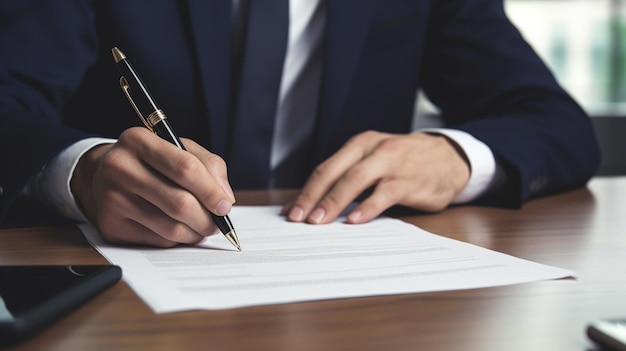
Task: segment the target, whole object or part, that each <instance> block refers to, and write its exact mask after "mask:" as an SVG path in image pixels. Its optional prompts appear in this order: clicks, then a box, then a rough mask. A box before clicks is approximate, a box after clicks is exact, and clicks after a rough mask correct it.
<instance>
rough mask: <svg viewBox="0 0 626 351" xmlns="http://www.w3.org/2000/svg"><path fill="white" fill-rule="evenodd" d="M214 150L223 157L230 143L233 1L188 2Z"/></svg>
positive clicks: (207, 0) (201, 0) (190, 0)
mask: <svg viewBox="0 0 626 351" xmlns="http://www.w3.org/2000/svg"><path fill="white" fill-rule="evenodd" d="M188 4H189V18H190V19H191V28H192V36H193V38H192V41H193V43H194V45H195V50H196V53H197V57H198V66H199V70H200V72H199V73H200V79H201V82H202V89H203V91H202V92H201V93H202V94H203V97H204V102H205V108H206V111H207V115H208V118H209V131H207V132H209V133H210V136H211V146H210V148H211V151H212V152H214V153H216V154H218V155H221V156H224V155H225V152H226V145H227V140H228V123H229V122H228V121H229V101H230V99H229V98H230V47H231V30H232V22H231V12H232V0H188Z"/></svg>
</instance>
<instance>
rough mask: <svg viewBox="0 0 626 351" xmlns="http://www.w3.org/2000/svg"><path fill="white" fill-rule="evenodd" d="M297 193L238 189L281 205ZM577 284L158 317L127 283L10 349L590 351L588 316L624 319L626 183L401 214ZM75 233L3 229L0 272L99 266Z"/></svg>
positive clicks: (253, 200)
mask: <svg viewBox="0 0 626 351" xmlns="http://www.w3.org/2000/svg"><path fill="white" fill-rule="evenodd" d="M292 194H293V193H292V192H285V191H282V192H281V191H274V192H269V193H268V192H245V193H244V192H242V193H238V195H237V200H238V203H240V204H269V203H273V204H277V203H282V202H283V201H285V199H287V198H289V197H290V196H292ZM401 218H402V219H404V220H406V221H409V222H411V223H414V224H416V225H418V226H420V227H422V228H424V229H426V230H428V231H431V232H434V233H437V234H441V235H444V236H448V237H451V238H454V239H458V240H462V241H466V242H470V243H473V244H476V245H479V246H483V247H487V248H490V249H493V250H496V251H500V252H504V253H508V254H511V255H514V256H517V257H520V258H525V259H529V260H532V261H537V262H541V263H546V264H549V265H554V266H559V267H562V268H566V269H570V270H573V271H575V272H576V273H577V278H576V279H565V280H552V281H543V282H536V283H529V284H521V285H514V286H506V287H497V288H486V289H474V290H464V291H453V292H441V293H425V294H409V295H397V296H385V297H369V298H355V299H343V300H331V301H319V302H306V303H294V304H284V305H274V306H262V307H251V308H241V309H232V310H222V311H190V312H182V313H172V314H164V315H156V314H154V313H153V312H152V311H151V310H150V309H149V308H148V307H147V306H146V305H145V304H144V303H143V302H142V301H141V300H140V299H139V298H138V297H137V296H136V295H135V294H134V293H133V291H132V290H131V289H130V288H129V287H128V286H127V285H126V284H125V283H124V282H123V281H122V282H120V283H118V284H117V285H115V286H114V287H112V288H111V289H109V290H107V291H105V292H104V293H103V294H101V295H98V296H97V297H96V298H95V299H94V300H92V301H90V302H89V303H88V304H86V305H84V306H83V307H81V308H80V309H78V310H76V311H75V312H72V314H70V315H68V316H67V317H65V318H63V319H62V320H60V321H59V322H57V323H56V324H54V325H53V326H52V327H50V328H48V329H46V330H44V331H43V332H42V333H41V334H39V335H38V336H36V337H35V338H33V339H32V340H29V341H27V342H25V343H23V344H21V345H19V346H18V347H15V348H14V349H15V350H89V351H96V350H155V351H156V350H168V351H171V350H195V349H212V350H333V349H335V350H356V349H358V350H377V351H379V350H438V351H446V350H464V351H468V350H480V351H490V350H498V351H502V350H507V351H513V350H542V351H543V350H568V351H572V350H581V351H590V350H594V348H593V344H591V343H590V342H589V341H588V340H587V338H586V336H585V326H586V324H587V323H588V322H589V321H591V320H594V319H598V318H606V317H626V274H625V273H626V177H617V178H596V179H593V180H592V181H591V182H590V184H589V186H588V187H587V188H585V189H580V190H576V191H572V192H569V193H566V194H562V195H557V196H553V197H548V198H544V199H540V200H533V201H531V202H529V203H528V204H527V205H526V206H525V207H524V208H523V209H521V210H506V209H493V208H481V207H458V208H450V209H448V210H445V211H443V212H441V213H438V214H428V215H417V216H406V217H401ZM102 263H107V261H106V260H105V259H104V258H103V257H102V256H100V255H99V254H98V253H97V251H96V250H94V249H93V248H92V247H91V246H89V244H87V243H86V241H85V240H84V238H83V237H82V234H81V233H80V232H79V231H78V230H77V229H75V228H74V227H64V228H25V229H4V230H0V264H5V265H6V264H102Z"/></svg>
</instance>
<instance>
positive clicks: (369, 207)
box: [346, 181, 407, 224]
mask: <svg viewBox="0 0 626 351" xmlns="http://www.w3.org/2000/svg"><path fill="white" fill-rule="evenodd" d="M406 191H407V189H406V187H404V186H403V183H402V182H399V181H388V182H379V183H378V184H377V185H376V187H375V188H374V191H372V193H371V194H370V195H369V196H367V197H365V198H364V199H363V200H362V201H361V202H360V203H359V205H358V206H356V207H355V208H354V209H353V210H352V211H351V212H350V213H349V214H348V216H347V217H346V221H347V222H348V223H351V224H359V223H365V222H369V221H371V220H372V219H374V218H376V217H378V216H379V215H380V214H381V213H383V211H385V210H387V209H388V208H390V207H391V206H393V205H395V204H396V203H397V202H398V201H399V199H401V198H402V197H403V194H404V193H405V192H406Z"/></svg>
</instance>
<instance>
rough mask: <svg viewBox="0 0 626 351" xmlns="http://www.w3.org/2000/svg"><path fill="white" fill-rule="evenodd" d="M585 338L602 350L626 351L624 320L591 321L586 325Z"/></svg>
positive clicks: (625, 321)
mask: <svg viewBox="0 0 626 351" xmlns="http://www.w3.org/2000/svg"><path fill="white" fill-rule="evenodd" d="M587 336H588V337H589V339H591V340H592V341H594V342H595V343H596V344H598V345H599V346H601V347H602V350H615V351H626V318H623V319H603V320H597V321H593V322H591V323H589V325H587Z"/></svg>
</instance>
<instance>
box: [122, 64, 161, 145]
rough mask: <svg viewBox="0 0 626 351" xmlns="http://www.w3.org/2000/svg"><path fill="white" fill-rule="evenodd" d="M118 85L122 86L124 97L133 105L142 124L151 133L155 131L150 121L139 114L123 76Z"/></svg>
mask: <svg viewBox="0 0 626 351" xmlns="http://www.w3.org/2000/svg"><path fill="white" fill-rule="evenodd" d="M120 86H121V87H122V90H123V91H124V95H126V97H127V98H128V101H129V102H130V105H131V106H132V107H133V109H134V110H135V112H136V113H137V116H139V119H141V122H143V124H144V125H145V126H146V128H148V129H149V130H150V131H151V132H152V133H156V132H155V131H154V128H152V125H151V124H150V123H148V121H147V120H146V118H145V117H144V116H143V115H142V114H141V111H139V108H138V107H137V105H136V104H135V101H134V100H133V97H132V96H130V91H129V90H130V85H129V84H128V81H127V80H126V78H124V76H122V77H120Z"/></svg>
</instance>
